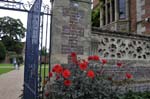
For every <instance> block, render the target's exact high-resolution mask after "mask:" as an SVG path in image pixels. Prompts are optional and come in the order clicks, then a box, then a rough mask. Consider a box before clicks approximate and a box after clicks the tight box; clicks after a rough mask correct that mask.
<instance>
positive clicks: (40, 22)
mask: <svg viewBox="0 0 150 99" xmlns="http://www.w3.org/2000/svg"><path fill="white" fill-rule="evenodd" d="M42 1H43V0H35V2H34V4H30V3H29V5H28V6H27V7H26V4H24V3H22V2H16V1H13V0H0V4H1V5H0V9H4V10H12V11H21V12H28V21H27V34H26V50H25V70H24V91H23V99H43V89H44V87H45V85H44V84H43V81H45V79H46V78H47V77H48V72H49V71H50V55H51V39H50V38H51V28H52V25H51V23H52V7H53V0H50V4H51V9H50V5H49V4H46V5H42ZM31 6H32V7H31ZM29 9H30V10H29ZM44 37H45V38H44ZM43 47H44V48H45V49H46V50H44V53H47V54H45V55H42V53H41V52H42V51H41V50H42V48H43ZM47 60H48V61H47Z"/></svg>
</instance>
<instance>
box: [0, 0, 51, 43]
mask: <svg viewBox="0 0 150 99" xmlns="http://www.w3.org/2000/svg"><path fill="white" fill-rule="evenodd" d="M9 1H16V2H22V3H24V4H28V2H30V3H33V2H34V0H9ZM0 4H1V5H3V4H2V3H1V2H0ZM47 4H48V5H50V0H43V5H47ZM1 5H0V6H1ZM27 15H28V13H26V12H18V11H10V10H2V9H0V17H4V16H10V17H12V18H15V19H20V20H21V22H22V23H23V25H24V27H25V28H26V27H27ZM45 19H46V18H45ZM44 24H46V20H45V21H44ZM45 27H46V26H45V25H44V28H45ZM45 31H46V30H45V29H44V32H45ZM48 32H49V31H48ZM44 39H45V36H44ZM22 41H25V38H24V39H22ZM47 45H48V44H47Z"/></svg>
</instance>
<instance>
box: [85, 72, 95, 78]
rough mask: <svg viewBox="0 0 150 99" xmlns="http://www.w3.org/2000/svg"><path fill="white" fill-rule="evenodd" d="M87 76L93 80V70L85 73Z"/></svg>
mask: <svg viewBox="0 0 150 99" xmlns="http://www.w3.org/2000/svg"><path fill="white" fill-rule="evenodd" d="M87 76H88V77H89V78H94V76H95V73H94V71H93V70H89V71H88V72H87Z"/></svg>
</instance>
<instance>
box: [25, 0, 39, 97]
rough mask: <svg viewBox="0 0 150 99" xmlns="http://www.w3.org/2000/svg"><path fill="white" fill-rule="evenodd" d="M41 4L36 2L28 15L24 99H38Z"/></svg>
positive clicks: (37, 0)
mask: <svg viewBox="0 0 150 99" xmlns="http://www.w3.org/2000/svg"><path fill="white" fill-rule="evenodd" d="M41 4H42V0H36V1H35V3H34V4H33V6H32V8H31V10H30V11H29V13H28V22H27V36H26V51H25V71H24V99H38V57H39V35H40V12H41Z"/></svg>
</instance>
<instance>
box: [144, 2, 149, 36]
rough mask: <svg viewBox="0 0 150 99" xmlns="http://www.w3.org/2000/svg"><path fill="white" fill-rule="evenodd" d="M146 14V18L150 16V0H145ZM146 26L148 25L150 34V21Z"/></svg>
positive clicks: (147, 28)
mask: <svg viewBox="0 0 150 99" xmlns="http://www.w3.org/2000/svg"><path fill="white" fill-rule="evenodd" d="M144 8H145V15H144V18H147V17H148V18H150V0H145V7H144ZM145 27H146V31H145V33H146V34H149V35H150V23H147V22H146V23H145Z"/></svg>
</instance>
